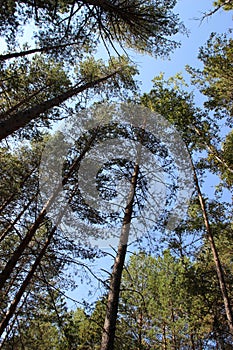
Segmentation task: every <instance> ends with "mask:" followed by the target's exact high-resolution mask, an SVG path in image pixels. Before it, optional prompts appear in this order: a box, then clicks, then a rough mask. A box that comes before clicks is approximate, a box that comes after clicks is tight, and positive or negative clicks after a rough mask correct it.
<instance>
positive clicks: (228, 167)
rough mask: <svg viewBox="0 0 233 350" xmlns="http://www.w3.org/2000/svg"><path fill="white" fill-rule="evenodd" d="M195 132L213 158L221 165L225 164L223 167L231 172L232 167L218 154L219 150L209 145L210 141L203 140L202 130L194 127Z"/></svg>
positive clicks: (232, 170) (232, 171)
mask: <svg viewBox="0 0 233 350" xmlns="http://www.w3.org/2000/svg"><path fill="white" fill-rule="evenodd" d="M194 129H195V131H196V133H197V134H198V136H200V137H202V139H203V143H204V145H205V146H206V147H207V149H208V151H209V152H210V154H212V155H213V156H214V158H215V159H216V160H217V161H218V162H219V163H221V164H222V165H223V166H225V168H226V169H227V170H228V171H230V172H231V173H232V174H233V168H231V167H230V166H229V165H228V164H227V163H226V162H225V160H224V159H223V158H222V156H221V155H220V154H219V151H218V150H217V149H216V148H215V147H214V146H213V145H211V143H210V142H208V141H206V140H204V136H203V134H202V132H201V131H200V130H199V129H198V128H196V127H195V128H194Z"/></svg>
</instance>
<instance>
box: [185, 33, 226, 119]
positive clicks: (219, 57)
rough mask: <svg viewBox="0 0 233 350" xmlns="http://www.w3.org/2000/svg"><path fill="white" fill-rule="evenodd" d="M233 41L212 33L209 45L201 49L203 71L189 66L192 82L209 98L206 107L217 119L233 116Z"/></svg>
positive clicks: (199, 56)
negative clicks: (223, 116) (213, 112)
mask: <svg viewBox="0 0 233 350" xmlns="http://www.w3.org/2000/svg"><path fill="white" fill-rule="evenodd" d="M232 56H233V40H232V38H229V37H228V35H227V34H223V35H219V34H216V33H212V34H211V36H210V38H209V40H208V41H207V44H206V45H205V46H204V47H201V48H200V51H199V55H198V58H199V59H200V61H201V62H202V63H203V69H202V70H201V69H195V68H191V67H189V66H187V70H188V72H189V73H190V74H191V76H192V82H193V84H194V85H196V86H197V87H198V88H199V89H200V91H201V92H202V93H203V94H204V95H206V96H207V98H208V100H207V101H206V102H205V106H206V107H207V108H209V109H211V110H214V111H215V115H216V117H218V118H219V117H221V115H224V111H226V112H227V114H228V115H229V116H232V115H233V105H232V94H233V90H232V86H233V80H232V79H233V78H232V77H233V65H232Z"/></svg>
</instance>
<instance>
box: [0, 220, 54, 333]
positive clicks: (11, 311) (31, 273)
mask: <svg viewBox="0 0 233 350" xmlns="http://www.w3.org/2000/svg"><path fill="white" fill-rule="evenodd" d="M55 231H56V226H54V227H53V229H52V230H51V231H50V233H49V236H48V238H47V240H46V242H45V245H44V247H43V248H42V250H41V251H40V254H39V255H38V256H37V258H36V260H35V262H34V264H33V265H32V267H31V269H30V271H29V272H28V274H27V276H26V278H25V279H24V281H23V283H22V284H21V287H20V289H19V290H18V292H17V294H16V296H15V298H14V300H13V301H12V303H11V305H10V307H9V309H8V311H7V313H6V315H5V317H4V318H3V320H2V322H1V324H0V336H1V335H2V333H3V332H4V331H5V329H6V327H7V326H8V324H9V321H10V319H11V318H12V316H13V315H14V313H15V310H16V308H17V306H18V304H19V302H20V300H21V298H22V296H23V294H24V293H25V291H26V288H27V287H28V285H29V283H30V282H31V280H32V278H33V276H34V273H35V271H36V269H37V267H38V266H39V264H40V262H41V260H42V258H43V257H44V254H45V252H46V249H47V248H48V246H49V244H50V242H51V239H52V237H53V235H54V232H55Z"/></svg>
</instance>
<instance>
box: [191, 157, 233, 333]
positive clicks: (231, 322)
mask: <svg viewBox="0 0 233 350" xmlns="http://www.w3.org/2000/svg"><path fill="white" fill-rule="evenodd" d="M190 160H191V164H192V170H193V176H194V183H195V186H196V189H197V193H198V198H199V202H200V206H201V210H202V215H203V219H204V225H205V228H206V232H207V238H208V241H209V243H210V247H211V251H212V254H213V258H214V263H215V267H216V273H217V277H218V282H219V287H220V290H221V294H222V298H223V303H224V307H225V312H226V316H227V322H228V326H229V330H230V333H231V335H232V339H233V313H232V307H231V303H230V298H229V295H228V292H227V287H226V282H225V278H224V272H223V268H222V264H221V261H220V258H219V255H218V251H217V248H216V245H215V241H214V236H213V233H212V229H211V226H210V223H209V218H208V214H207V209H206V204H205V200H204V198H203V196H202V193H201V189H200V186H199V181H198V177H197V173H196V169H195V166H194V164H193V161H192V157H191V155H190Z"/></svg>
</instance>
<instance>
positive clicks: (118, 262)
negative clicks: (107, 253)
mask: <svg viewBox="0 0 233 350" xmlns="http://www.w3.org/2000/svg"><path fill="white" fill-rule="evenodd" d="M138 173H139V165H138V163H136V165H135V167H134V173H133V175H132V178H131V188H130V193H129V200H128V204H127V206H126V209H125V214H124V219H123V225H122V230H121V236H120V243H119V246H118V250H117V255H116V258H115V262H114V266H113V271H112V275H111V282H110V288H109V292H108V301H107V311H106V316H105V321H104V328H103V333H102V342H101V348H100V350H113V349H114V339H115V332H116V321H117V313H118V304H119V294H120V284H121V277H122V271H123V267H124V262H125V256H126V252H127V244H128V237H129V230H130V224H131V220H132V212H133V205H134V198H135V191H136V186H137V179H138Z"/></svg>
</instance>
